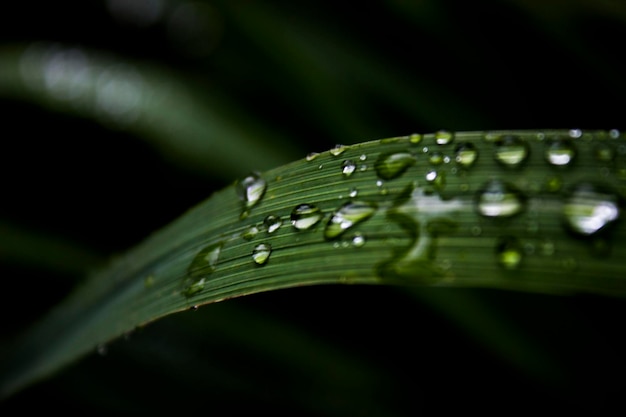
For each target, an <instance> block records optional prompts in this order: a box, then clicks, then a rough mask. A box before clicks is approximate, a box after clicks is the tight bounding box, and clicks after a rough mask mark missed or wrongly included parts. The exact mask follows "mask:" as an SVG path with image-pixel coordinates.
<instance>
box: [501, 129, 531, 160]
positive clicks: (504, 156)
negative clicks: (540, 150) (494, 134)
mask: <svg viewBox="0 0 626 417" xmlns="http://www.w3.org/2000/svg"><path fill="white" fill-rule="evenodd" d="M494 145H495V153H494V158H495V159H496V161H498V162H499V163H501V164H502V165H504V166H508V167H518V166H520V165H521V164H522V163H524V162H525V161H526V159H527V158H528V155H530V147H529V146H528V143H526V142H525V141H524V140H522V139H521V138H520V137H519V136H514V135H505V136H502V137H499V138H498V139H496V140H495V142H494Z"/></svg>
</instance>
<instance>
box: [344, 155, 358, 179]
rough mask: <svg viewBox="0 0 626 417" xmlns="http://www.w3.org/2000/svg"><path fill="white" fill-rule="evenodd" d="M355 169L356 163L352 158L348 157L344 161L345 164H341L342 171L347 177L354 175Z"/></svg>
mask: <svg viewBox="0 0 626 417" xmlns="http://www.w3.org/2000/svg"><path fill="white" fill-rule="evenodd" d="M355 170H356V164H355V163H354V161H353V160H351V159H346V160H345V161H343V164H341V173H342V174H343V175H344V176H346V177H349V176H350V175H352V173H353V172H354V171H355Z"/></svg>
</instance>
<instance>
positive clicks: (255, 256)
mask: <svg viewBox="0 0 626 417" xmlns="http://www.w3.org/2000/svg"><path fill="white" fill-rule="evenodd" d="M271 254H272V246H271V245H270V244H269V243H259V244H258V245H256V246H255V247H254V249H253V250H252V260H253V261H254V263H255V264H257V265H265V264H266V263H267V261H268V260H269V259H270V255H271Z"/></svg>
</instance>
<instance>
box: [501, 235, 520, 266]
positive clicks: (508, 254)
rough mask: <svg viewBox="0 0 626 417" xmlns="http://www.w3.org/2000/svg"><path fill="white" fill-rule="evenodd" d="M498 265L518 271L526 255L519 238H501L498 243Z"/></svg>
mask: <svg viewBox="0 0 626 417" xmlns="http://www.w3.org/2000/svg"><path fill="white" fill-rule="evenodd" d="M496 256H497V259H498V263H499V264H500V265H501V266H502V267H504V268H506V269H516V268H518V267H519V265H520V264H521V262H522V259H523V256H524V253H523V251H522V246H521V245H520V243H519V241H518V240H517V238H515V237H512V236H505V237H501V238H500V239H499V240H498V242H497V243H496Z"/></svg>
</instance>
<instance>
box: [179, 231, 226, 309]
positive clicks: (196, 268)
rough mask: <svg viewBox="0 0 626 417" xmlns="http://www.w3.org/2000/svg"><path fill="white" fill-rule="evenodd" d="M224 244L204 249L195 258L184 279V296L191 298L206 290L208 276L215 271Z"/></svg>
mask: <svg viewBox="0 0 626 417" xmlns="http://www.w3.org/2000/svg"><path fill="white" fill-rule="evenodd" d="M222 246H223V243H222V242H218V243H214V244H211V245H208V246H206V247H205V248H203V249H202V250H201V251H200V252H198V254H197V255H196V256H195V258H194V259H193V261H192V262H191V264H190V265H189V267H188V268H187V275H186V276H185V279H184V283H183V284H184V285H183V295H185V296H187V297H190V296H192V295H194V294H196V293H198V292H200V291H202V290H203V289H204V285H205V282H206V277H207V275H209V274H211V273H213V271H215V267H216V265H217V263H218V261H219V257H220V253H221V251H222Z"/></svg>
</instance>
